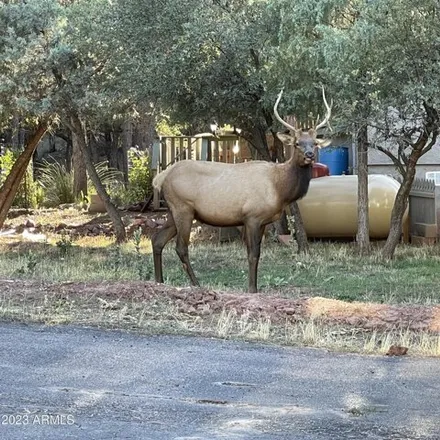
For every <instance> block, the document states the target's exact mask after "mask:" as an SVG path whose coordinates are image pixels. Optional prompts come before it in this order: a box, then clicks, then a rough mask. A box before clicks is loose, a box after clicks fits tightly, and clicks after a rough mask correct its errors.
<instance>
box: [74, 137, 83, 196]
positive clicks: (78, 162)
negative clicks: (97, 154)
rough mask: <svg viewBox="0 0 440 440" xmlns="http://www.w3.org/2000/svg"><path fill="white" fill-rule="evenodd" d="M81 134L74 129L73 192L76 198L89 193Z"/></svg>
mask: <svg viewBox="0 0 440 440" xmlns="http://www.w3.org/2000/svg"><path fill="white" fill-rule="evenodd" d="M79 136H80V135H79V134H78V133H75V132H74V131H73V130H72V168H73V193H74V195H75V197H76V198H78V197H81V195H84V196H86V195H87V171H86V164H85V162H84V155H83V152H82V149H81V145H80V144H81V139H80V137H79Z"/></svg>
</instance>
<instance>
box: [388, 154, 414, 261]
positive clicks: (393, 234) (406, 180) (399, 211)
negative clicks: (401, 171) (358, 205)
mask: <svg viewBox="0 0 440 440" xmlns="http://www.w3.org/2000/svg"><path fill="white" fill-rule="evenodd" d="M420 156H421V151H418V150H413V152H412V153H411V156H410V158H409V161H408V167H407V169H406V173H405V175H404V176H403V182H402V184H401V185H400V188H399V191H398V192H397V195H396V200H395V201H394V206H393V210H392V212H391V224H390V233H389V234H388V238H387V241H386V242H385V245H384V247H383V248H382V257H383V258H385V259H386V260H391V259H392V258H393V257H394V253H395V251H396V247H397V245H398V244H399V242H400V239H401V237H402V222H403V216H404V214H405V210H406V208H407V206H408V198H409V193H410V192H411V188H412V184H413V182H414V178H415V175H416V165H417V161H418V160H419V157H420Z"/></svg>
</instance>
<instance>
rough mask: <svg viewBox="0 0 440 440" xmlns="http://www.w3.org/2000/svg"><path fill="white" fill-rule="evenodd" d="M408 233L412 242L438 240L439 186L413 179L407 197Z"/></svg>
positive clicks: (439, 222)
mask: <svg viewBox="0 0 440 440" xmlns="http://www.w3.org/2000/svg"><path fill="white" fill-rule="evenodd" d="M409 221H410V224H409V232H410V235H411V241H412V242H431V243H434V242H436V241H438V240H439V239H440V186H436V185H435V183H434V181H432V180H426V179H415V180H414V183H413V187H412V189H411V193H410V196H409Z"/></svg>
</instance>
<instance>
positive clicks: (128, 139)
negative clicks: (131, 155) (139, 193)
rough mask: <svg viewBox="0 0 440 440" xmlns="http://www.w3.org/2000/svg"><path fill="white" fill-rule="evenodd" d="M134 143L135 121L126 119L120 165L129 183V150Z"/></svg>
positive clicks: (125, 179) (126, 182)
mask: <svg viewBox="0 0 440 440" xmlns="http://www.w3.org/2000/svg"><path fill="white" fill-rule="evenodd" d="M132 144H133V123H132V122H131V121H125V122H124V123H123V124H122V143H121V148H119V151H118V153H119V155H118V157H119V167H118V169H119V170H120V171H122V174H123V176H124V183H125V185H128V150H129V149H130V148H131V147H132Z"/></svg>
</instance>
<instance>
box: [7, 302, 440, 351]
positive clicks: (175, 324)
mask: <svg viewBox="0 0 440 440" xmlns="http://www.w3.org/2000/svg"><path fill="white" fill-rule="evenodd" d="M0 319H1V320H18V321H25V322H36V323H43V324H46V325H63V324H77V325H86V326H96V327H101V328H118V329H125V330H128V331H135V332H140V333H144V334H161V333H166V334H184V335H194V336H195V335H201V336H210V337H219V338H224V339H239V340H247V341H259V342H266V343H275V344H281V345H291V346H308V347H317V348H326V349H331V350H336V351H346V352H356V353H363V354H382V355H384V354H386V353H387V352H388V350H389V348H390V346H392V345H400V346H404V347H408V348H409V354H411V355H417V356H440V336H439V335H432V334H428V333H417V332H412V331H409V330H400V331H388V332H379V331H372V332H371V331H365V330H363V329H359V328H350V327H346V326H336V325H333V326H332V325H327V324H325V323H322V322H320V321H319V319H315V318H309V319H305V320H301V321H299V322H294V323H285V324H273V323H272V322H271V321H270V319H269V318H252V317H250V316H249V314H247V313H244V314H242V315H239V314H237V312H235V311H234V310H229V311H227V310H223V311H222V312H221V313H219V314H214V315H210V316H207V317H204V316H194V315H188V314H185V313H182V312H180V311H179V309H178V307H177V306H176V304H175V303H173V302H172V301H170V300H168V299H166V298H161V299H158V298H156V299H153V300H151V299H150V300H148V301H145V300H140V301H139V300H135V299H132V300H122V299H116V300H109V299H106V298H103V297H100V296H95V295H91V296H87V295H81V296H76V297H69V296H67V297H60V296H59V295H44V296H42V297H39V298H36V297H33V296H32V297H31V298H27V297H26V296H23V297H21V298H18V297H15V298H14V297H6V296H5V295H3V296H2V297H0Z"/></svg>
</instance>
